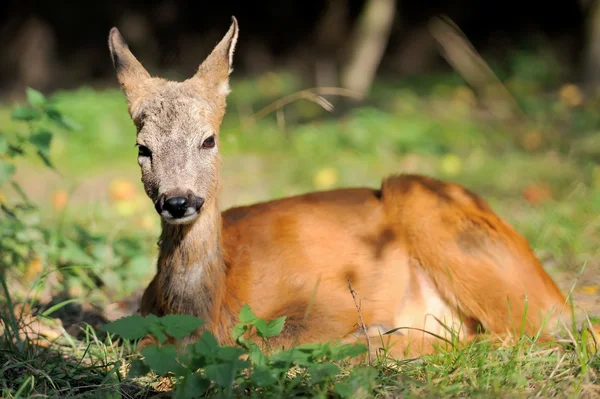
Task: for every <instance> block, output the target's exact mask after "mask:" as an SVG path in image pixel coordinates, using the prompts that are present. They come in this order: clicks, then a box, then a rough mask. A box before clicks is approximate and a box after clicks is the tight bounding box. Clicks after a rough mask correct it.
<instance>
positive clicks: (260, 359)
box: [248, 342, 269, 366]
mask: <svg viewBox="0 0 600 399" xmlns="http://www.w3.org/2000/svg"><path fill="white" fill-rule="evenodd" d="M248 356H249V357H250V360H252V362H253V363H254V364H255V365H257V366H263V365H266V364H267V362H268V360H269V359H268V358H267V356H266V355H265V354H264V352H263V351H262V350H261V349H260V347H259V346H258V345H257V344H256V343H254V342H251V343H250V345H249V349H248Z"/></svg>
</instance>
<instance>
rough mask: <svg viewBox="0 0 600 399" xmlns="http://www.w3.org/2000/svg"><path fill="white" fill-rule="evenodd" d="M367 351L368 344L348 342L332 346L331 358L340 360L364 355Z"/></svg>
mask: <svg viewBox="0 0 600 399" xmlns="http://www.w3.org/2000/svg"><path fill="white" fill-rule="evenodd" d="M366 352H367V346H366V345H364V344H361V343H357V344H353V345H350V344H347V345H339V346H335V347H333V348H332V351H331V360H333V361H339V360H342V359H345V358H347V357H350V358H352V357H356V356H358V355H362V354H363V353H366Z"/></svg>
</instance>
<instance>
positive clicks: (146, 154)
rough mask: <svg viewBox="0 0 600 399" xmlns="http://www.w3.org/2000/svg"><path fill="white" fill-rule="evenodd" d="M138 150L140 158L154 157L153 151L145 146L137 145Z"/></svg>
mask: <svg viewBox="0 0 600 399" xmlns="http://www.w3.org/2000/svg"><path fill="white" fill-rule="evenodd" d="M136 146H137V148H138V157H149V156H151V155H152V151H150V149H149V148H148V147H146V146H144V145H141V144H136Z"/></svg>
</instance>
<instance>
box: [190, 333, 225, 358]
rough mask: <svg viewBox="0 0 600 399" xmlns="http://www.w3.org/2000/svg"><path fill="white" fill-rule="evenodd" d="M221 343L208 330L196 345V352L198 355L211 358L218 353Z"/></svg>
mask: <svg viewBox="0 0 600 399" xmlns="http://www.w3.org/2000/svg"><path fill="white" fill-rule="evenodd" d="M218 347H219V342H217V339H216V338H215V336H214V335H213V334H212V333H211V332H210V331H208V330H204V332H203V333H202V335H201V336H200V338H199V339H198V340H197V341H196V342H195V343H194V350H195V351H196V353H197V354H198V355H201V356H204V357H211V356H213V355H215V354H216V353H217V349H218Z"/></svg>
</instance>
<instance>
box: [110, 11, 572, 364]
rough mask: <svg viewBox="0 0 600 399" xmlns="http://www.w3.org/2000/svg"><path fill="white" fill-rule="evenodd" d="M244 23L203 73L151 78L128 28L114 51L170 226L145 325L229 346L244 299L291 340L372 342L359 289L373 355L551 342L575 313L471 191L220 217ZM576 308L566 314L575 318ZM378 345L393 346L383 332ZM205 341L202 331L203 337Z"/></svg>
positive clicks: (148, 187) (523, 245)
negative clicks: (185, 317)
mask: <svg viewBox="0 0 600 399" xmlns="http://www.w3.org/2000/svg"><path fill="white" fill-rule="evenodd" d="M232 19H233V22H232V25H231V27H230V29H229V31H228V32H227V34H226V35H225V36H224V37H223V39H222V40H221V41H220V42H219V43H218V44H217V45H216V47H215V48H214V49H213V51H212V52H211V53H210V55H209V56H208V57H207V58H206V59H205V60H204V62H203V63H202V64H201V65H200V67H199V69H198V71H197V73H196V74H195V75H194V76H193V77H191V78H189V79H187V80H185V81H183V82H174V81H168V80H164V79H161V78H158V77H153V76H151V75H150V74H149V73H148V72H147V71H146V70H145V69H144V67H143V66H142V65H141V64H140V62H139V61H138V60H137V59H136V58H135V56H134V55H133V54H132V53H131V51H130V50H129V47H128V45H127V44H126V42H125V40H124V39H123V37H122V36H121V34H120V33H119V31H118V30H117V29H116V28H113V29H112V30H111V31H110V35H109V48H110V53H111V56H112V60H113V63H114V66H115V68H116V73H117V76H118V80H119V82H120V85H121V87H122V89H123V92H124V93H125V96H126V99H127V103H128V111H129V113H130V115H131V118H132V120H133V122H134V123H135V126H136V127H137V146H138V147H139V155H138V163H139V165H140V167H141V174H142V182H143V185H144V188H145V191H146V193H147V195H148V196H149V197H150V199H151V200H152V201H153V203H154V204H155V207H156V211H157V212H158V214H159V215H160V216H161V219H162V234H161V237H160V242H159V246H160V254H159V256H158V262H157V272H156V275H155V277H154V279H153V280H152V282H151V283H150V285H149V286H148V288H147V289H146V291H145V293H144V295H143V298H142V301H141V307H140V311H141V314H142V315H147V314H150V313H152V314H156V315H164V314H170V313H183V314H190V315H194V316H197V317H199V318H201V319H203V320H205V321H206V324H205V327H204V328H208V329H209V330H210V331H211V332H213V333H214V334H215V336H216V337H217V339H218V340H219V341H220V342H221V343H223V344H233V340H232V336H231V330H232V327H233V326H234V324H235V323H236V322H237V318H236V317H237V314H238V312H239V311H240V309H241V308H242V306H243V305H244V304H246V303H247V304H249V305H250V307H251V308H252V309H253V310H254V311H255V313H256V314H257V315H258V316H259V317H262V318H265V319H267V320H270V319H273V318H276V317H280V316H287V320H286V326H285V328H284V331H283V332H282V334H281V335H280V336H279V337H277V341H276V342H275V344H276V345H278V346H285V347H288V346H290V345H292V344H295V343H298V344H301V343H307V342H324V341H336V340H340V341H342V342H352V341H354V340H356V339H362V338H361V337H360V333H361V329H360V328H359V327H357V326H358V323H357V322H358V319H359V318H358V312H357V307H356V305H355V303H354V300H353V297H352V295H351V293H350V291H349V282H350V283H351V285H352V288H353V289H354V291H356V292H357V293H358V295H359V297H360V300H361V310H360V311H361V315H362V318H363V320H364V323H365V325H366V326H367V327H368V328H369V330H370V331H371V333H372V334H374V335H377V334H379V332H380V331H381V329H392V328H397V327H403V328H404V329H401V330H399V331H398V332H396V333H395V334H389V335H385V336H384V338H385V340H383V339H380V338H378V339H376V340H375V342H374V343H373V345H374V346H373V350H374V349H376V348H378V347H380V346H382V345H387V346H389V347H388V349H389V351H390V353H391V354H392V355H394V356H395V357H397V358H402V357H404V356H407V355H420V354H425V353H431V352H432V351H435V350H436V346H437V344H439V343H442V342H443V340H440V339H439V338H438V337H436V335H437V336H444V335H446V334H445V331H446V327H445V326H444V325H443V324H445V325H450V326H454V327H455V328H459V338H460V339H462V340H463V341H468V340H469V339H472V338H475V337H478V336H479V333H480V332H489V333H493V334H500V335H502V334H508V335H510V334H511V333H514V332H517V333H519V332H521V331H523V332H524V333H526V334H529V335H537V334H538V333H539V334H540V338H541V339H544V338H546V339H548V338H549V337H550V336H551V334H553V333H554V332H555V330H554V329H549V328H546V327H545V326H544V322H545V321H546V319H545V317H546V316H548V317H549V319H548V320H550V321H553V322H557V324H560V323H558V322H559V320H560V318H561V314H562V317H564V316H566V317H569V316H570V315H571V312H570V309H569V307H568V306H566V307H565V306H564V305H565V297H564V296H563V294H562V293H561V292H560V291H559V289H558V288H557V286H556V285H555V283H554V282H553V280H552V279H551V278H550V277H549V275H548V274H547V273H546V272H545V271H544V269H543V268H542V266H541V264H540V262H539V260H538V259H537V258H536V257H535V255H534V254H533V252H532V251H531V250H530V248H529V245H528V243H527V242H526V240H525V239H524V238H523V237H522V236H521V235H520V234H519V233H518V232H516V231H515V230H514V229H513V228H512V227H511V226H509V225H508V224H507V223H506V222H505V221H503V220H502V219H500V218H499V217H498V216H497V215H496V214H495V213H494V211H493V210H492V209H491V208H490V207H489V206H488V204H487V203H486V202H485V201H484V200H483V199H481V198H480V197H478V196H477V195H475V194H473V193H472V192H470V191H468V190H467V189H465V188H463V187H461V186H459V185H456V184H450V183H444V182H441V181H438V180H436V179H433V178H429V177H425V176H418V175H398V176H391V177H387V178H386V179H384V180H383V183H382V185H381V187H380V188H379V189H370V188H346V189H338V190H332V191H325V192H314V193H308V194H305V195H299V196H295V197H290V198H284V199H278V200H273V201H269V202H264V203H259V204H255V205H250V206H241V207H236V208H232V209H229V210H226V211H224V212H222V213H221V211H220V209H219V193H220V186H221V180H220V174H219V165H220V156H219V145H220V142H219V126H220V124H221V120H222V118H223V116H224V114H225V108H226V97H227V95H228V93H229V86H228V79H229V75H230V73H231V71H232V60H233V53H234V49H235V45H236V41H237V38H238V24H237V21H236V19H235V18H232ZM563 308H564V309H563ZM379 337H381V336H380V335H379ZM192 338H193V337H192Z"/></svg>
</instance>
